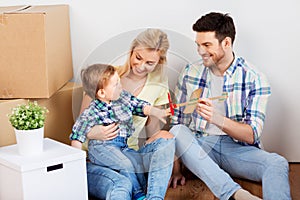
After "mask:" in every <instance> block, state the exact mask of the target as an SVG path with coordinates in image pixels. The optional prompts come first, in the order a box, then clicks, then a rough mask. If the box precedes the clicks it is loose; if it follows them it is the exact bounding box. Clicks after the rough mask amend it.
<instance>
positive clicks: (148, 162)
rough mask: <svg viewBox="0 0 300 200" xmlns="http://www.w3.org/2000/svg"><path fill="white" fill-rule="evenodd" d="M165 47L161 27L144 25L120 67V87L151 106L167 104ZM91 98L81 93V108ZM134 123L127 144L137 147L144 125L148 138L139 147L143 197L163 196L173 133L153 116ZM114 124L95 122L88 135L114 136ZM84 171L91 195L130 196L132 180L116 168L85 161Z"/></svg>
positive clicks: (172, 152)
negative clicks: (143, 186)
mask: <svg viewBox="0 0 300 200" xmlns="http://www.w3.org/2000/svg"><path fill="white" fill-rule="evenodd" d="M168 48H169V41H168V38H167V35H166V34H165V33H164V32H162V31H161V30H158V29H147V30H145V31H144V32H142V33H140V34H139V35H138V36H137V37H136V38H135V39H134V40H133V42H132V44H131V48H130V52H129V57H128V59H127V62H126V63H125V65H124V66H122V67H119V74H120V77H121V83H122V86H123V88H124V89H125V90H127V91H129V92H131V93H132V94H134V95H135V96H137V97H138V98H140V99H143V100H145V101H148V102H150V103H151V104H152V105H154V106H163V105H165V104H167V103H168V99H167V93H168V81H167V78H166V77H164V76H163V67H164V65H165V64H166V53H167V50H168ZM90 101H91V100H90V99H89V98H88V97H87V96H85V97H84V99H83V103H82V110H83V109H84V108H86V107H87V106H88V105H89V102H90ZM134 126H135V132H134V134H133V135H132V136H131V138H130V139H129V141H128V145H129V147H130V148H134V149H138V147H139V145H138V144H139V143H140V144H141V143H142V142H139V140H140V134H141V132H142V129H143V128H144V127H145V129H146V133H147V140H146V141H145V143H144V145H143V146H142V147H141V148H140V149H138V152H139V153H141V154H142V156H143V164H144V167H145V172H147V173H148V176H147V177H148V181H147V188H146V189H147V196H146V198H147V199H164V197H165V194H166V190H167V188H168V182H169V180H170V177H171V173H172V167H173V158H174V151H175V150H174V149H175V143H174V139H173V136H172V135H171V134H170V133H169V132H167V131H163V130H161V128H160V123H159V122H158V119H156V118H151V119H150V118H148V119H147V118H141V117H135V118H134ZM117 128H118V127H117V124H111V125H108V126H101V125H98V126H95V127H94V128H93V129H92V130H91V131H90V132H89V133H88V138H89V139H99V140H109V139H112V138H114V137H116V131H117ZM177 166H178V165H177V163H176V167H177ZM87 172H88V186H89V193H90V194H91V195H93V196H95V197H98V198H102V199H103V198H106V199H131V183H130V182H129V181H128V180H127V179H126V178H125V177H124V176H122V175H120V174H118V173H117V172H116V171H113V170H109V169H107V168H103V167H100V166H96V165H92V164H91V163H88V165H87ZM178 177H179V178H178ZM180 178H182V176H181V175H180V174H179V176H177V178H174V182H177V179H180ZM182 180H184V179H182ZM121 182H122V183H121ZM145 187H146V186H145Z"/></svg>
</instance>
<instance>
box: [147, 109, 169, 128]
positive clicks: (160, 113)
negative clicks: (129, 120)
mask: <svg viewBox="0 0 300 200" xmlns="http://www.w3.org/2000/svg"><path fill="white" fill-rule="evenodd" d="M143 112H144V114H145V115H147V116H154V117H156V118H158V119H159V120H160V121H162V122H163V123H164V124H166V123H167V122H166V119H165V117H167V116H170V115H171V113H170V109H169V108H168V109H159V108H156V107H153V106H150V105H145V106H144V108H143Z"/></svg>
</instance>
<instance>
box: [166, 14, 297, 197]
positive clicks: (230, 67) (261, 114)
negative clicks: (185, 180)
mask: <svg viewBox="0 0 300 200" xmlns="http://www.w3.org/2000/svg"><path fill="white" fill-rule="evenodd" d="M193 30H194V31H195V32H196V44H197V48H198V49H197V50H198V53H199V55H200V56H201V57H202V60H201V62H199V63H194V64H190V65H187V66H186V67H185V68H184V69H183V71H182V73H181V74H180V76H179V80H178V83H177V85H176V89H175V98H176V101H177V102H178V103H181V102H186V101H189V98H190V96H191V94H192V92H193V91H194V90H196V89H198V88H201V89H202V94H201V98H199V99H198V102H196V104H197V105H196V106H195V111H194V112H193V113H187V112H184V107H180V108H179V109H177V110H175V115H174V117H173V118H172V123H171V125H172V126H173V127H172V129H171V130H170V132H171V133H173V134H174V135H175V136H176V153H177V156H181V159H182V161H183V163H184V164H185V166H186V167H187V168H189V169H190V170H191V171H192V172H193V173H194V174H195V175H197V176H198V177H199V178H200V179H201V180H203V181H204V182H205V183H206V185H207V186H208V187H209V188H210V190H211V191H212V192H213V193H214V195H215V196H216V197H218V198H220V199H248V200H249V199H259V198H258V197H256V196H254V195H252V194H250V193H249V192H247V191H245V190H243V189H241V187H240V186H239V185H238V184H237V183H235V182H234V181H233V180H232V178H231V177H230V176H229V175H231V176H234V177H241V178H246V179H250V180H253V181H261V182H262V185H263V198H264V199H274V200H276V199H282V200H288V199H291V197H290V186H289V178H288V172H289V167H288V162H287V161H286V159H285V158H283V157H281V156H279V155H278V154H275V153H268V152H266V151H264V150H262V149H260V148H259V143H260V136H261V132H262V129H263V124H264V120H265V112H266V106H267V101H268V98H269V96H270V94H271V90H270V86H269V83H268V82H267V80H266V78H265V76H264V75H263V74H261V73H260V72H258V71H256V70H255V69H253V68H252V67H251V66H249V63H247V62H246V61H245V60H244V59H243V58H241V57H238V56H235V54H234V52H233V49H232V48H233V47H232V45H233V42H234V39H235V26H234V23H233V20H232V18H231V17H230V16H228V15H227V14H222V13H209V14H207V15H204V16H202V17H201V18H200V19H199V20H198V21H197V22H196V23H195V24H194V25H193ZM219 96H221V97H222V98H217V100H213V99H212V98H211V97H219Z"/></svg>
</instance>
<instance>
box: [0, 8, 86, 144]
mask: <svg viewBox="0 0 300 200" xmlns="http://www.w3.org/2000/svg"><path fill="white" fill-rule="evenodd" d="M72 77H73V66H72V51H71V40H70V23H69V7H68V6H67V5H51V6H10V7H0V146H6V145H10V144H14V143H16V140H15V134H14V129H13V127H12V126H11V125H10V122H9V121H8V117H7V115H8V114H9V113H10V112H11V109H12V108H13V107H15V106H16V105H18V104H23V103H26V102H27V100H28V99H30V100H31V101H37V102H38V103H39V104H41V105H43V106H46V107H47V108H48V110H49V113H48V114H47V119H46V124H45V137H49V138H52V139H54V140H57V141H60V142H63V143H66V144H70V141H69V139H68V137H69V135H70V133H71V129H72V126H73V124H74V119H75V118H76V117H77V116H78V112H79V109H80V104H81V100H82V87H81V86H80V85H78V84H75V83H72V82H70V80H71V79H72Z"/></svg>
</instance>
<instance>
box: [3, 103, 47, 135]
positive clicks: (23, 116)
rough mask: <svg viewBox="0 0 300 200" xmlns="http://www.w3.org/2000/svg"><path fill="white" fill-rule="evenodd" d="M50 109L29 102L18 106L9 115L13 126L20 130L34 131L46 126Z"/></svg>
mask: <svg viewBox="0 0 300 200" xmlns="http://www.w3.org/2000/svg"><path fill="white" fill-rule="evenodd" d="M47 113H48V109H47V108H46V107H43V106H40V105H38V103H37V102H36V101H34V102H31V101H29V100H28V102H27V104H22V105H18V106H17V107H15V108H13V109H12V112H11V114H9V115H8V117H9V121H10V123H11V125H12V126H13V127H14V128H15V129H18V130H32V129H38V128H41V127H43V126H44V124H45V119H46V114H47Z"/></svg>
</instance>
